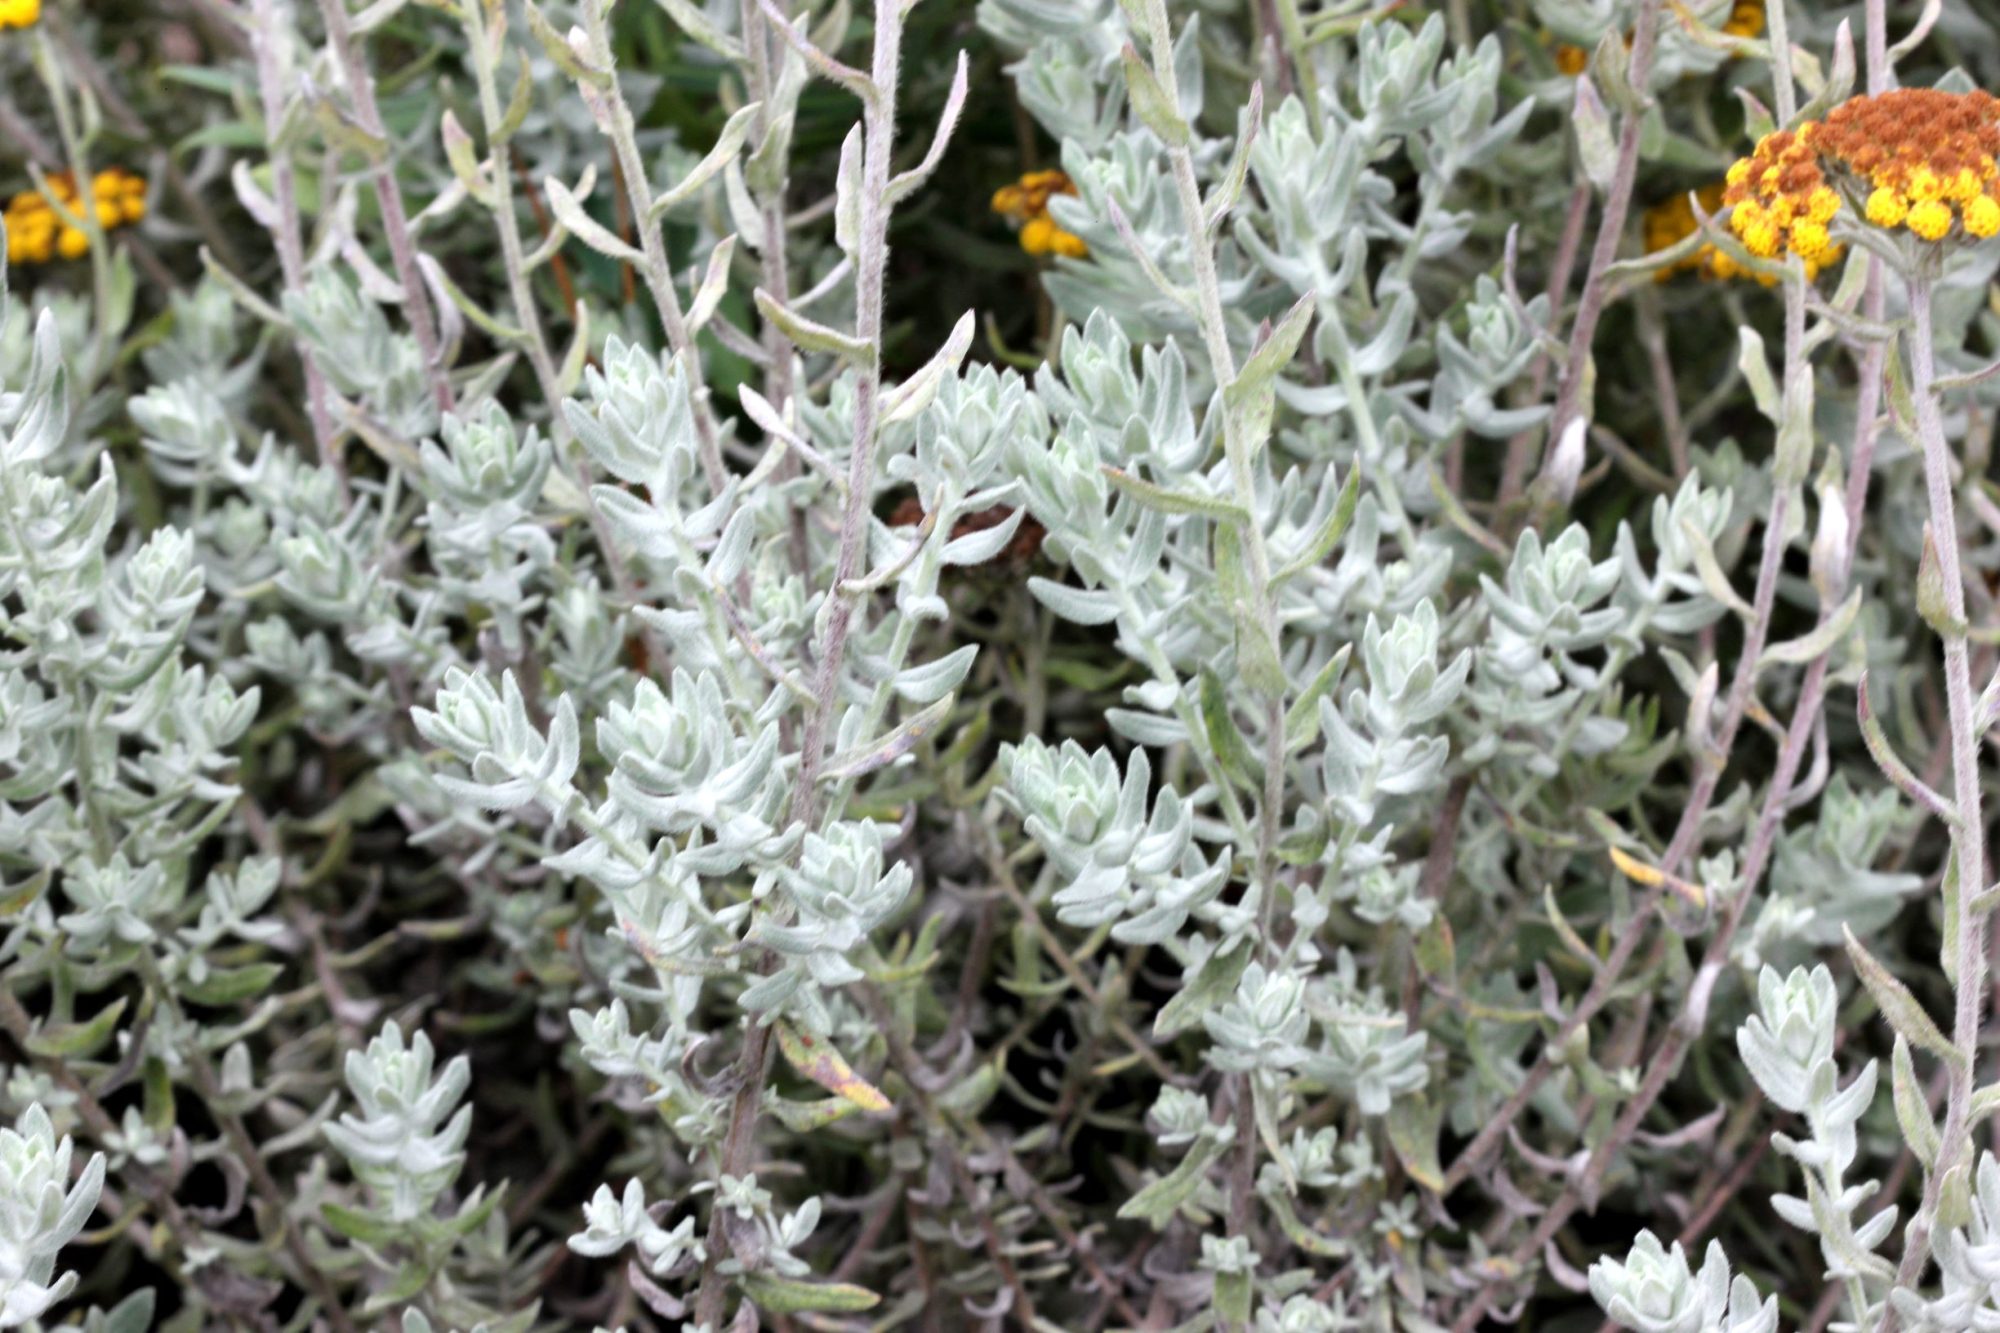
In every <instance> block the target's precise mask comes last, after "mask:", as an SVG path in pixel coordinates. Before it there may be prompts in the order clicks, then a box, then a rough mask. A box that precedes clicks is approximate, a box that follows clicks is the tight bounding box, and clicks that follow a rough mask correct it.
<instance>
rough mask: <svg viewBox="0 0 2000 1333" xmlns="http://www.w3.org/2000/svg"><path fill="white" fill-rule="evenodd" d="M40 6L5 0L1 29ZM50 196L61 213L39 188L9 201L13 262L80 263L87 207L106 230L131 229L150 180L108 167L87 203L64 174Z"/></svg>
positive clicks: (86, 245) (85, 246) (51, 185)
mask: <svg viewBox="0 0 2000 1333" xmlns="http://www.w3.org/2000/svg"><path fill="white" fill-rule="evenodd" d="M23 3H26V4H30V5H34V6H36V7H37V12H39V3H40V0H0V28H4V27H6V26H7V22H6V17H7V15H8V13H9V12H10V9H9V6H13V7H14V9H16V10H18V9H19V7H20V6H21V5H22V4H23ZM48 191H49V194H51V195H53V196H55V200H56V203H58V204H60V205H61V206H62V209H61V211H58V210H57V209H56V208H54V207H52V206H51V205H50V203H49V200H48V199H47V198H46V197H44V196H43V194H42V193H41V192H40V191H38V190H23V191H22V192H21V193H19V194H17V195H15V196H14V197H13V198H12V199H11V200H9V201H8V203H7V208H6V211H5V212H4V213H0V221H4V224H5V226H6V230H7V261H8V262H9V263H12V264H45V263H47V262H48V261H49V260H51V259H54V258H62V259H78V258H81V257H82V256H83V255H85V254H87V253H89V250H90V236H89V233H88V232H86V231H85V230H84V229H83V227H81V226H79V225H77V224H78V223H79V222H81V221H82V220H83V215H84V210H85V209H88V210H89V211H90V213H91V214H93V215H94V216H95V217H96V219H97V226H98V228H99V230H101V231H111V230H113V229H114V228H117V227H122V226H126V225H128V224H130V223H134V222H137V221H139V220H140V219H141V218H143V217H145V216H146V182H145V181H144V180H143V179H142V178H140V177H138V176H135V175H133V174H132V173H131V172H129V171H126V170H125V169H124V168H123V167H107V168H105V169H104V170H103V171H100V172H98V173H97V174H96V175H95V176H93V177H91V181H90V198H89V200H88V201H86V200H84V199H83V198H82V196H81V195H80V194H79V192H78V190H77V188H76V178H75V177H74V176H72V175H71V174H70V173H68V172H62V173H60V174H58V175H54V176H51V177H49V179H48Z"/></svg>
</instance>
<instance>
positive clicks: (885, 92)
mask: <svg viewBox="0 0 2000 1333" xmlns="http://www.w3.org/2000/svg"><path fill="white" fill-rule="evenodd" d="M903 8H904V7H903V3H902V0H877V4H876V6H875V47H874V57H873V60H872V62H871V65H870V70H869V78H870V80H871V81H872V82H873V83H874V85H875V96H874V98H873V99H872V100H870V101H867V102H865V103H864V104H863V107H862V166H861V171H862V186H861V225H860V228H859V234H858V238H857V241H856V250H855V261H854V275H855V278H854V303H855V311H854V332H855V336H856V337H857V338H859V339H860V340H861V341H862V342H863V343H865V344H866V345H867V346H868V347H869V349H870V353H869V357H868V362H867V364H866V365H864V366H863V367H862V368H861V371H860V373H859V374H858V375H857V376H856V382H855V386H854V433H853V446H852V452H851V453H850V454H849V456H848V465H847V504H846V507H845V509H844V510H843V512H842V514H841V522H840V551H839V554H838V556H837V557H836V558H835V562H834V573H833V585H832V587H831V588H829V589H828V594H827V595H828V596H829V597H831V598H832V599H833V603H832V607H831V609H830V610H829V611H828V612H827V620H826V629H825V631H824V632H823V633H822V634H821V636H820V642H819V675H818V679H817V681H816V682H815V687H814V691H813V704H812V707H811V708H810V709H809V710H808V712H807V713H806V718H805V725H804V726H803V728H802V729H801V731H802V734H801V738H800V751H799V772H798V779H797V785H796V787H794V789H793V793H792V808H791V820H792V822H793V823H795V824H805V825H807V826H808V827H810V826H811V825H812V824H813V822H814V821H815V820H816V819H817V818H818V816H819V800H818V786H819V776H820V769H821V768H822V766H823V765H824V764H825V761H826V756H825V749H826V735H827V729H828V726H829V724H830V723H831V721H832V718H833V714H834V710H835V708H836V706H837V704H838V702H839V698H840V678H841V665H842V662H843V660H844V659H845V657H846V654H847V638H848V631H849V630H850V629H851V628H852V626H853V620H854V604H855V598H854V595H853V594H851V593H849V592H848V591H846V585H847V584H848V582H849V581H851V580H852V579H853V578H854V577H855V576H856V575H857V574H859V573H860V571H861V562H862V560H863V558H864V557H865V556H866V555H867V545H868V543H867V538H868V520H869V518H870V516H871V514H872V510H871V507H870V506H871V501H872V500H873V499H874V494H875V433H876V429H877V425H878V411H879V405H880V398H881V390H882V354H881V344H882V299H883V290H884V287H885V285H886V281H887V271H888V264H889V212H890V209H889V205H888V203H887V198H888V192H889V168H890V159H891V155H892V154H893V153H894V151H895V146H896V79H897V73H898V61H899V56H900V47H901V43H902V36H903ZM770 1044H771V1030H770V1028H769V1027H767V1026H765V1025H764V1024H761V1023H758V1022H755V1021H752V1022H750V1023H749V1024H748V1025H747V1026H746V1028H745V1030H744V1035H743V1051H742V1054H741V1055H740V1056H739V1057H738V1059H737V1062H736V1094H735V1097H734V1098H733V1100H732V1101H731V1104H730V1108H729V1129H728V1131H727V1134H726V1135H725V1137H724V1139H723V1145H722V1156H721V1162H720V1170H721V1172H722V1174H724V1175H729V1176H736V1177H742V1176H744V1175H747V1174H749V1172H750V1168H751V1167H752V1166H753V1165H754V1163H755V1160H756V1148H757V1132H756V1131H757V1113H758V1109H759V1106H760V1105H761V1103H762V1100H763V1095H764V1066H765V1064H766V1062H767V1061H768V1059H769V1057H770ZM728 1239H729V1233H728V1226H727V1210H726V1209H722V1208H716V1209H713V1210H712V1211H711V1213H710V1215H709V1228H708V1260H707V1263H706V1264H705V1265H704V1266H703V1269H702V1274H701V1285H700V1289H699V1291H698V1292H697V1293H696V1296H695V1323H696V1324H697V1325H707V1326H709V1327H711V1328H720V1327H721V1321H722V1311H723V1306H724V1304H725V1302H726V1300H727V1296H728V1279H727V1278H726V1277H725V1276H724V1275H723V1274H722V1273H721V1272H720V1271H719V1266H720V1261H721V1259H722V1257H723V1254H724V1250H725V1247H726V1246H727V1245H728Z"/></svg>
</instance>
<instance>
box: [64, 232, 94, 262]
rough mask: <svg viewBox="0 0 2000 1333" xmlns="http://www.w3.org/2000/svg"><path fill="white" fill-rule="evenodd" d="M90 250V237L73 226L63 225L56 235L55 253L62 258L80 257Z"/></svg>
mask: <svg viewBox="0 0 2000 1333" xmlns="http://www.w3.org/2000/svg"><path fill="white" fill-rule="evenodd" d="M89 250H90V238H89V237H88V236H85V235H84V234H83V233H82V232H80V231H78V230H77V229H76V228H74V227H64V228H63V229H62V230H61V231H60V232H58V233H57V235H56V253H57V254H59V255H61V256H62V257H63V258H64V259H81V258H82V257H83V256H84V255H85V254H87V253H88V252H89Z"/></svg>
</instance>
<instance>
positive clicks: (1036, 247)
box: [1021, 218, 1056, 255]
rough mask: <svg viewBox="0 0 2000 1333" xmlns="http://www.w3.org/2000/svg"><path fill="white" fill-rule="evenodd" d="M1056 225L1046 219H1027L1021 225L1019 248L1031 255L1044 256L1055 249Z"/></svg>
mask: <svg viewBox="0 0 2000 1333" xmlns="http://www.w3.org/2000/svg"><path fill="white" fill-rule="evenodd" d="M1055 240H1056V224H1055V223H1053V222H1051V221H1050V220H1049V219H1047V218H1029V219H1028V220H1027V221H1026V222H1024V223H1022V224H1021V248H1022V249H1023V250H1026V251H1027V252H1028V253H1029V254H1031V255H1045V254H1048V253H1049V252H1050V251H1052V250H1053V249H1055Z"/></svg>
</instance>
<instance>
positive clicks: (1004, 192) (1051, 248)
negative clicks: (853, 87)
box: [0, 0, 1090, 259]
mask: <svg viewBox="0 0 2000 1333" xmlns="http://www.w3.org/2000/svg"><path fill="white" fill-rule="evenodd" d="M4 3H5V0H0V4H4ZM1075 193H1076V185H1075V183H1074V182H1072V181H1071V180H1070V178H1069V177H1068V176H1067V175H1065V174H1064V173H1062V172H1060V171H1030V172H1028V173H1027V174H1026V175H1024V176H1022V177H1021V179H1020V180H1018V181H1016V182H1014V183H1013V184H1012V185H1003V186H1001V187H1000V188H999V189H997V190H995V191H994V192H993V204H992V208H993V211H994V212H995V213H998V214H1000V215H1001V216H1003V217H1007V218H1011V219H1013V221H1014V222H1015V223H1016V224H1017V225H1018V226H1019V228H1020V238H1021V248H1022V249H1023V250H1026V251H1027V252H1028V253H1029V254H1031V255H1068V256H1069V257H1070V258H1072V259H1081V258H1082V257H1083V256H1085V255H1087V254H1089V253H1090V247H1089V246H1087V245H1085V244H1084V243H1083V238H1082V237H1081V236H1073V235H1071V234H1070V233H1069V232H1066V231H1064V230H1063V229H1062V228H1061V227H1059V226H1057V225H1056V221H1055V219H1054V218H1052V217H1050V216H1049V198H1050V196H1051V195H1058V194H1070V195H1073V194H1075Z"/></svg>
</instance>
